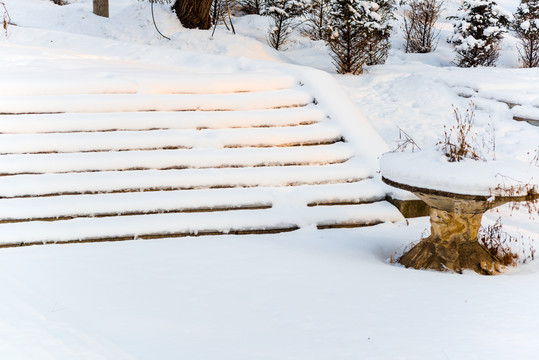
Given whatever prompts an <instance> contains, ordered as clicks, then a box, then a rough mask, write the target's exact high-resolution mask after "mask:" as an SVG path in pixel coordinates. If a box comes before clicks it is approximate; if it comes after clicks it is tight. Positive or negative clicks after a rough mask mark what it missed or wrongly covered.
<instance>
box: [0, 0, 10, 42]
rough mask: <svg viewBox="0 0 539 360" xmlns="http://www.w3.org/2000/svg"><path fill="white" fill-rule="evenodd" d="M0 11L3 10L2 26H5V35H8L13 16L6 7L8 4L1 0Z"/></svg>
mask: <svg viewBox="0 0 539 360" xmlns="http://www.w3.org/2000/svg"><path fill="white" fill-rule="evenodd" d="M0 12H2V27H3V28H4V35H5V36H6V37H7V28H8V26H9V25H10V24H11V18H10V17H9V13H8V11H7V8H6V4H4V2H3V1H1V0H0Z"/></svg>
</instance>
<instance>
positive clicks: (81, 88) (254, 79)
mask: <svg viewBox="0 0 539 360" xmlns="http://www.w3.org/2000/svg"><path fill="white" fill-rule="evenodd" d="M73 79H76V81H73ZM297 84H298V80H297V79H296V78H295V77H293V76H290V75H287V74H283V73H280V72H270V71H265V72H254V71H249V72H241V73H240V72H235V73H222V74H218V73H217V74H192V73H182V72H171V71H155V70H154V71H151V70H147V71H144V72H140V71H138V72H135V71H134V72H132V73H131V74H130V73H128V70H127V71H124V72H122V73H121V74H114V73H110V74H107V76H103V74H102V73H95V72H83V71H78V72H76V73H75V74H73V73H71V72H70V71H69V70H67V69H65V70H63V71H61V72H54V71H51V72H49V73H47V74H44V73H39V76H38V77H36V74H35V73H20V72H17V73H13V74H9V73H7V74H6V73H3V74H2V82H0V96H10V95H65V94H137V93H139V94H223V93H237V92H251V91H268V90H280V89H288V88H291V87H293V86H296V85H297Z"/></svg>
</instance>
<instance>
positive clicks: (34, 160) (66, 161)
mask: <svg viewBox="0 0 539 360" xmlns="http://www.w3.org/2000/svg"><path fill="white" fill-rule="evenodd" d="M353 155H354V151H353V148H352V147H351V146H350V145H349V144H347V143H342V142H341V143H335V144H331V145H319V146H295V147H263V148H225V149H211V148H208V149H204V148H200V149H176V150H140V151H113V152H79V153H50V154H12V155H0V174H1V175H14V174H46V173H69V172H91V171H114V170H145V169H162V170H166V169H196V168H222V167H253V166H290V165H312V164H319V165H321V164H334V163H341V162H344V161H346V160H348V159H350V158H351V157H352V156H353ZM281 171H283V170H281Z"/></svg>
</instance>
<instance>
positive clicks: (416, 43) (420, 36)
mask: <svg viewBox="0 0 539 360" xmlns="http://www.w3.org/2000/svg"><path fill="white" fill-rule="evenodd" d="M443 4H444V3H443V1H441V0H412V1H411V2H410V3H409V4H408V6H409V8H408V9H406V10H404V19H403V22H404V23H403V26H402V27H403V30H404V40H405V41H406V49H405V50H406V52H407V53H429V52H431V51H434V50H435V49H436V46H437V45H438V39H439V37H440V30H436V29H435V28H434V25H435V23H436V21H438V19H439V18H440V15H441V14H442V9H443Z"/></svg>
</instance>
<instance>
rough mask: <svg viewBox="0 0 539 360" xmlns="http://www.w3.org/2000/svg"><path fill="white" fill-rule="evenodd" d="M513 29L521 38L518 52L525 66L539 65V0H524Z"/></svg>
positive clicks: (518, 10)
mask: <svg viewBox="0 0 539 360" xmlns="http://www.w3.org/2000/svg"><path fill="white" fill-rule="evenodd" d="M513 30H514V31H515V33H516V37H517V38H518V40H519V46H518V47H517V49H518V54H519V55H520V61H521V62H522V66H523V67H525V68H532V67H539V0H522V1H521V2H520V5H519V7H518V9H517V12H516V13H515V22H514V23H513Z"/></svg>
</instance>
